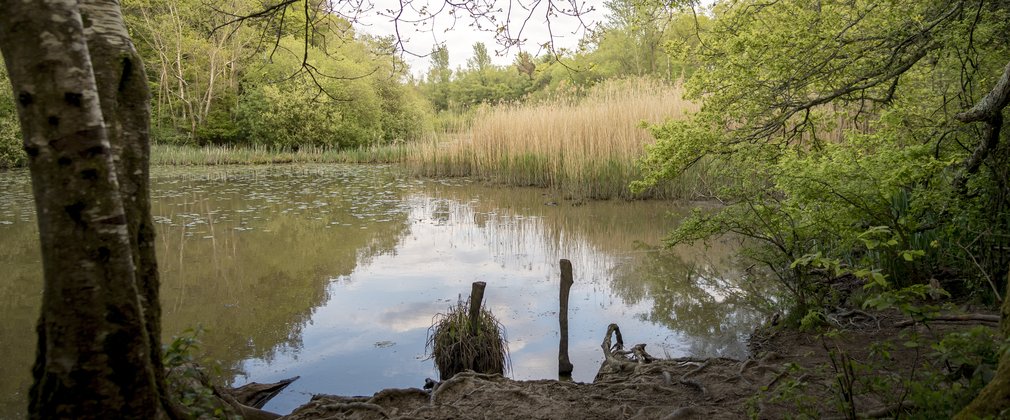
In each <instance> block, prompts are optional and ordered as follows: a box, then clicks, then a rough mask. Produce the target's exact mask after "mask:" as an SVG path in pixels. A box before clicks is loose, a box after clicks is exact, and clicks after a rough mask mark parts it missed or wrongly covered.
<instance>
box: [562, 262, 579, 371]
mask: <svg viewBox="0 0 1010 420" xmlns="http://www.w3.org/2000/svg"><path fill="white" fill-rule="evenodd" d="M573 283H575V281H574V280H572V262H571V261H568V260H565V259H562V260H561V309H560V310H559V311H558V318H559V322H560V323H561V343H560V344H559V345H558V375H559V376H561V377H566V376H572V370H573V369H574V368H575V366H573V365H572V362H571V360H569V359H568V294H569V292H571V290H572V284H573Z"/></svg>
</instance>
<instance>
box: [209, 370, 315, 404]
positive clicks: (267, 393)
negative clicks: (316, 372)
mask: <svg viewBox="0 0 1010 420" xmlns="http://www.w3.org/2000/svg"><path fill="white" fill-rule="evenodd" d="M298 378H299V377H298V376H295V377H294V378H288V379H283V380H281V381H278V382H274V383H272V384H261V383H258V382H250V383H248V384H245V385H242V386H240V387H238V388H232V389H230V390H227V393H228V394H230V395H231V396H232V397H234V398H235V401H238V402H239V403H240V404H242V405H246V406H249V407H253V408H263V406H264V405H266V403H267V402H268V401H270V400H271V399H273V398H274V397H276V396H277V394H279V393H280V392H281V391H283V390H284V388H287V387H288V385H291V383H292V382H294V381H296V380H297V379H298Z"/></svg>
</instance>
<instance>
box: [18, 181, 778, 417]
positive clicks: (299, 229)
mask: <svg viewBox="0 0 1010 420" xmlns="http://www.w3.org/2000/svg"><path fill="white" fill-rule="evenodd" d="M152 184H153V191H154V192H153V197H152V198H153V213H154V218H155V221H156V222H157V225H158V227H159V228H158V257H159V264H160V270H161V273H162V281H163V285H162V290H161V298H162V304H163V307H164V321H163V323H164V325H163V330H164V331H165V334H166V337H165V338H166V340H168V339H170V338H171V336H173V335H177V334H180V333H181V332H182V331H184V330H186V329H188V328H194V327H197V326H201V327H202V328H203V329H204V330H205V332H204V333H202V335H201V336H200V338H201V340H202V342H203V344H202V347H201V349H200V353H201V355H202V356H203V357H206V359H207V360H213V361H216V362H215V363H217V364H218V365H219V368H220V371H221V374H222V375H223V376H224V377H225V378H226V381H228V382H229V383H230V384H232V385H235V386H237V385H242V384H244V383H246V382H250V381H255V382H271V381H275V380H279V379H283V378H288V377H292V376H296V375H297V376H301V379H299V380H298V381H296V382H295V383H294V384H293V385H292V386H291V387H289V388H288V389H287V390H286V391H285V392H284V393H282V394H281V395H280V396H278V397H277V398H276V399H275V400H274V401H272V402H271V403H270V404H269V405H268V406H267V407H266V409H268V410H271V411H275V412H280V413H287V412H290V411H291V410H292V409H294V408H295V407H297V406H298V405H300V404H302V403H304V402H305V401H307V400H308V398H309V397H310V395H311V394H312V393H329V394H341V395H370V394H372V393H374V392H376V391H378V390H380V389H382V388H388V387H419V386H421V385H422V384H423V381H424V378H426V377H432V378H437V373H436V372H435V371H434V368H433V366H432V363H431V361H430V360H427V359H426V356H425V352H424V350H425V349H424V343H425V337H426V334H427V330H428V327H429V325H430V324H431V321H432V317H433V316H434V315H435V314H437V313H439V312H441V311H445V310H446V308H448V307H449V306H450V305H452V304H454V303H455V302H456V301H457V300H458V299H459V298H460V297H463V298H465V297H466V296H467V295H468V294H469V290H470V283H471V282H474V281H484V282H487V291H486V292H485V305H486V306H487V307H488V308H490V309H491V311H492V312H493V313H494V314H495V315H496V316H497V317H498V318H499V320H500V321H501V322H502V324H504V326H505V328H506V334H507V338H508V341H509V349H510V351H511V358H512V371H511V373H510V376H511V377H512V378H515V379H542V378H556V377H557V345H558V319H557V308H558V281H559V280H558V278H559V275H560V274H559V273H560V270H559V268H558V260H559V259H560V258H567V259H570V260H571V261H572V263H573V266H574V273H575V285H574V287H573V288H572V291H571V303H570V313H569V326H570V329H571V334H570V339H569V342H570V344H569V347H570V354H571V359H572V362H573V363H574V364H575V372H574V379H575V380H576V381H583V382H589V381H592V378H593V376H594V375H595V373H596V370H597V369H598V367H599V364H600V362H601V361H602V360H603V356H602V352H601V351H600V347H599V346H600V342H601V341H602V339H603V334H604V333H605V332H606V327H607V324H609V323H611V322H616V323H617V324H618V325H620V326H621V329H622V331H623V333H624V337H625V340H626V341H627V342H631V343H646V344H647V345H648V349H649V350H650V352H652V353H653V354H654V355H657V356H661V357H666V356H670V357H677V356H686V355H696V356H731V357H742V356H743V355H744V354H745V352H746V350H745V346H744V339H745V338H746V335H747V334H748V333H749V332H750V330H751V328H752V327H753V323H754V322H755V320H756V319H757V317H758V316H759V315H758V313H757V312H756V311H755V310H753V309H752V308H751V306H750V305H749V304H748V303H747V302H748V300H747V299H745V298H744V293H742V291H741V287H740V285H739V284H738V282H739V280H737V279H739V278H741V277H742V275H741V274H742V273H741V272H740V271H739V270H737V269H735V268H734V266H733V264H732V255H733V251H734V246H733V244H732V243H729V241H726V242H717V243H714V244H709V245H708V246H704V245H700V244H699V245H697V246H694V247H681V248H676V249H673V250H670V251H660V250H658V248H657V246H658V245H659V244H660V242H661V240H662V238H663V235H664V233H665V232H667V231H668V230H669V229H671V228H672V227H673V226H675V225H676V223H677V222H678V220H679V219H680V218H681V217H683V215H685V214H687V213H688V212H689V211H690V210H691V206H689V205H686V204H676V203H670V202H623V201H602V202H585V203H581V202H572V201H566V200H562V199H560V198H558V197H554V196H552V195H551V194H550V193H549V192H545V190H540V189H522V188H495V187H487V186H482V185H480V184H477V183H470V182H467V181H465V180H455V179H454V180H442V181H432V180H417V179H413V178H410V177H407V176H404V175H402V174H401V173H399V172H398V171H397V170H395V168H393V167H388V166H334V165H327V166H258V167H223V168H214V167H211V168H204V167H201V168H155V170H154V173H153V175H152ZM34 217H35V216H34V207H33V203H32V200H31V193H30V185H29V179H28V174H27V173H26V172H17V171H15V172H3V173H0V267H2V270H0V355H3V356H4V357H2V358H0V418H18V417H21V415H22V414H23V411H24V406H25V393H26V391H27V389H28V386H29V384H30V376H29V368H30V366H31V363H32V359H33V352H34V347H35V335H34V324H35V319H36V317H37V312H38V305H39V300H40V296H41V283H42V282H41V266H40V256H39V250H38V247H39V245H38V239H37V237H36V235H37V233H36V232H37V231H36V226H35V218H34Z"/></svg>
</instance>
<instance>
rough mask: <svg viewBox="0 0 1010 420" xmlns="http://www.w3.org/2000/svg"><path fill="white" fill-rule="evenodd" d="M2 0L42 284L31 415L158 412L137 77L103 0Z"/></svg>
mask: <svg viewBox="0 0 1010 420" xmlns="http://www.w3.org/2000/svg"><path fill="white" fill-rule="evenodd" d="M81 3H82V4H78V2H77V1H73V0H64V1H49V2H22V1H14V0H2V1H0V10H3V13H0V49H2V51H3V54H4V58H5V60H6V63H7V66H8V70H9V73H10V75H11V85H12V86H13V89H14V94H15V96H16V97H17V98H18V116H19V119H20V123H21V127H22V133H23V136H24V145H25V150H26V151H27V153H28V156H29V168H30V169H31V174H32V188H33V193H34V196H35V202H36V210H37V213H38V225H39V236H40V240H41V245H42V263H43V271H44V278H45V289H44V292H43V297H42V311H41V315H40V318H39V324H38V333H39V342H38V351H37V357H36V362H35V365H34V367H33V373H34V376H35V381H34V384H33V385H32V388H31V391H30V400H31V402H30V405H29V416H30V417H31V418H108V417H109V416H110V415H113V416H115V417H117V418H164V417H166V415H167V413H168V412H170V410H166V408H165V407H168V399H167V398H165V397H164V395H165V394H164V392H163V389H164V386H163V384H164V381H163V372H162V369H161V363H160V361H161V355H160V345H159V339H158V337H159V334H160V331H159V328H158V326H159V317H160V309H159V307H158V280H157V267H156V265H155V263H154V248H153V229H152V228H151V222H150V210H149V200H148V187H147V179H148V172H147V161H148V121H149V112H150V111H149V109H150V105H149V103H148V94H147V87H146V78H145V76H144V70H143V66H142V65H141V62H140V60H139V59H138V57H137V55H136V52H135V51H134V49H133V45H132V43H131V42H130V39H129V35H128V34H127V32H126V28H125V26H124V24H123V20H122V16H121V14H120V11H119V5H118V3H117V2H115V1H110V0H104V1H102V0H91V1H83V2H81Z"/></svg>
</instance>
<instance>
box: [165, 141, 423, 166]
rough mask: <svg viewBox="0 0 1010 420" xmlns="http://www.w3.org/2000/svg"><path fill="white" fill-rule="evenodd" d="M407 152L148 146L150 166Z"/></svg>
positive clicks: (373, 157)
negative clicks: (149, 148)
mask: <svg viewBox="0 0 1010 420" xmlns="http://www.w3.org/2000/svg"><path fill="white" fill-rule="evenodd" d="M409 153H410V148H409V147H408V146H406V145H404V144H394V145H385V146H371V147H361V148H356V149H344V150H332V149H327V148H321V147H313V146H304V147H301V148H299V149H298V150H297V151H292V150H276V149H271V148H268V147H263V146H252V147H233V146H205V147H193V146H176V145H163V144H162V145H159V144H156V145H153V146H151V164H152V165H175V166H195V165H235V164H250V165H252V164H267V163H392V162H401V161H403V160H405V159H406V157H407V156H408V154H409Z"/></svg>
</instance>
